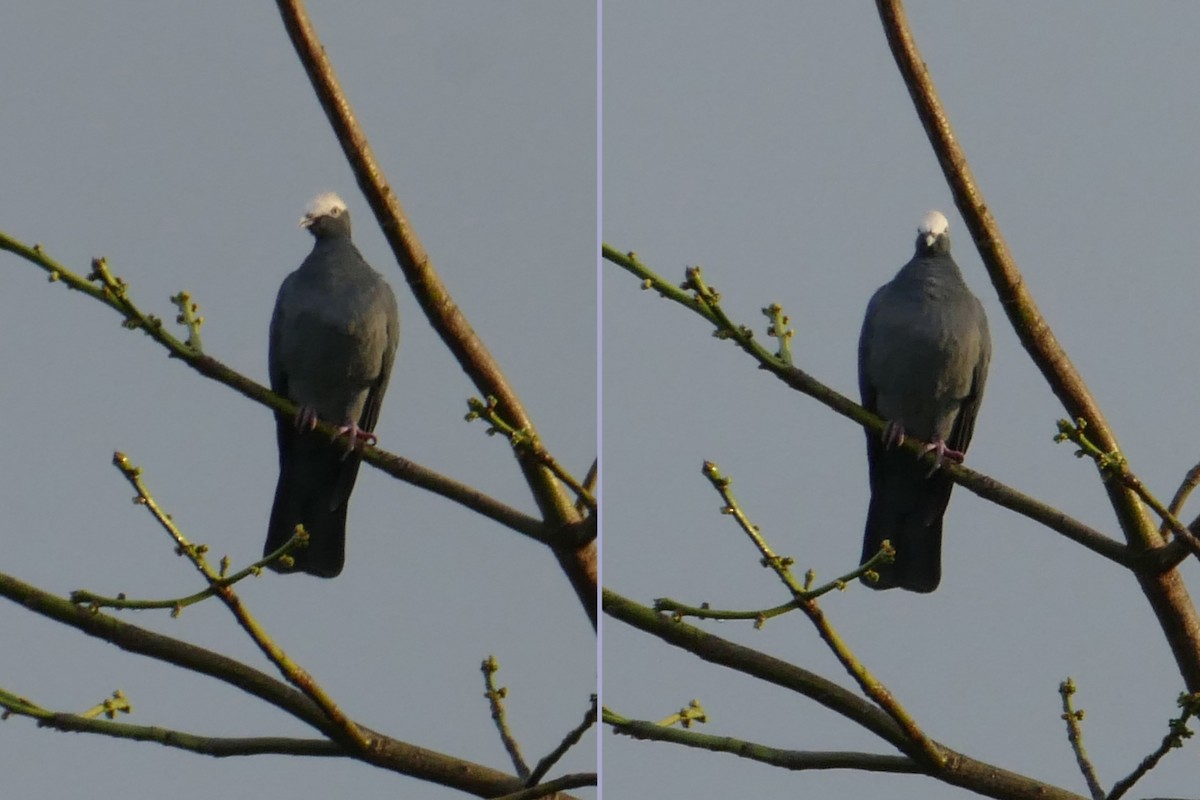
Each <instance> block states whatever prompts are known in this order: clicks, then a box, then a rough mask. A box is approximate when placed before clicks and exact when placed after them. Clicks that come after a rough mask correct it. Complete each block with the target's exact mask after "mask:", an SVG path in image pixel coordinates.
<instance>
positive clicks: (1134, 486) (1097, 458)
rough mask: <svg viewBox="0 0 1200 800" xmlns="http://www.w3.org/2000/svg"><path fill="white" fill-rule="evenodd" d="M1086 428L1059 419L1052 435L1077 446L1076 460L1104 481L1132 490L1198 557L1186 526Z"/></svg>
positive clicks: (1199, 548)
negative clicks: (1097, 472)
mask: <svg viewBox="0 0 1200 800" xmlns="http://www.w3.org/2000/svg"><path fill="white" fill-rule="evenodd" d="M1087 427H1088V425H1087V420H1086V419H1083V418H1082V417H1079V418H1077V419H1076V420H1075V422H1074V423H1072V422H1071V421H1070V420H1065V419H1060V420H1059V421H1058V433H1057V434H1056V435H1055V436H1054V441H1056V442H1072V443H1073V444H1075V445H1076V446H1078V448H1079V449H1078V450H1076V451H1075V456H1076V458H1090V459H1092V460H1093V461H1094V462H1096V466H1097V467H1098V468H1099V470H1100V475H1101V476H1102V477H1103V478H1104V480H1112V479H1116V480H1117V481H1119V482H1120V483H1121V484H1122V485H1124V486H1125V487H1127V488H1129V489H1130V490H1132V491H1133V493H1134V494H1136V495H1137V496H1138V497H1139V498H1140V499H1141V500H1142V502H1144V503H1145V504H1146V505H1147V506H1149V507H1150V508H1151V509H1152V510H1153V511H1154V513H1155V514H1158V516H1159V519H1161V520H1162V521H1163V525H1164V526H1165V527H1166V528H1167V529H1168V530H1170V531H1171V532H1172V533H1174V534H1175V535H1176V536H1177V537H1179V539H1180V541H1182V542H1183V543H1184V545H1185V546H1187V548H1188V549H1189V550H1191V551H1192V553H1193V554H1195V556H1196V557H1197V558H1200V539H1198V538H1197V537H1196V535H1195V534H1194V533H1192V532H1191V531H1190V530H1188V527H1187V526H1186V525H1184V524H1183V522H1182V521H1180V519H1179V518H1178V517H1176V516H1175V514H1174V513H1173V512H1172V511H1171V510H1170V509H1168V508H1167V507H1166V506H1165V505H1163V504H1162V502H1161V501H1160V500H1159V499H1158V498H1157V497H1155V496H1154V495H1153V494H1152V493H1151V492H1150V490H1149V489H1147V488H1146V485H1145V484H1144V483H1142V481H1141V479H1140V478H1139V477H1138V476H1137V475H1135V474H1134V473H1133V471H1132V470H1130V469H1129V461H1128V459H1126V458H1125V456H1123V455H1121V452H1120V451H1119V450H1112V451H1107V452H1106V451H1104V450H1102V449H1100V448H1099V447H1098V446H1097V445H1096V444H1095V443H1094V442H1092V440H1091V439H1089V438H1088V436H1087V434H1086V433H1084V431H1086V430H1087ZM1185 497H1186V494H1185Z"/></svg>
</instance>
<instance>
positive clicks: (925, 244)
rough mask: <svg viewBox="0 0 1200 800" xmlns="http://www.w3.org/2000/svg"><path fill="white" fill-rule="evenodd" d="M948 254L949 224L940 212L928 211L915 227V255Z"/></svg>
mask: <svg viewBox="0 0 1200 800" xmlns="http://www.w3.org/2000/svg"><path fill="white" fill-rule="evenodd" d="M949 252H950V223H949V222H947V221H946V215H945V214H943V213H942V212H940V211H930V212H929V213H928V214H926V215H925V218H924V219H922V220H921V224H920V225H918V226H917V255H919V256H921V255H940V254H943V253H949Z"/></svg>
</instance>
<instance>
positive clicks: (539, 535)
mask: <svg viewBox="0 0 1200 800" xmlns="http://www.w3.org/2000/svg"><path fill="white" fill-rule="evenodd" d="M0 250H7V251H8V252H10V253H12V254H13V255H16V256H19V257H20V258H23V259H25V260H26V261H28V262H30V263H31V264H33V265H34V266H37V267H38V268H40V269H42V270H44V271H45V272H46V274H47V275H49V277H50V281H51V282H52V283H61V284H62V285H64V286H66V287H67V288H68V289H73V290H75V291H78V292H81V293H83V294H85V295H87V296H89V297H91V298H92V299H94V300H97V301H99V302H101V303H103V304H105V305H107V306H109V307H110V308H112V309H113V310H115V311H117V312H118V313H119V314H121V316H122V317H124V319H125V323H124V324H125V327H127V328H131V329H140V330H142V331H143V332H144V333H146V335H147V336H149V337H150V338H152V339H153V340H154V341H156V342H158V343H159V344H160V345H162V346H163V347H164V348H166V350H167V353H168V355H170V357H172V358H178V359H179V360H180V361H183V362H184V363H185V364H187V365H188V366H189V367H191V368H192V369H194V370H196V371H197V372H199V373H200V374H201V375H204V376H205V377H206V378H211V379H213V380H215V381H217V382H219V383H223V384H225V385H226V386H228V387H229V388H231V389H233V390H234V391H236V392H238V393H240V394H242V395H244V396H245V397H248V398H250V399H251V400H253V401H255V402H257V403H259V404H261V405H264V406H266V407H267V408H270V409H272V410H273V411H276V412H279V413H281V414H283V415H285V416H287V417H289V418H290V417H294V416H295V415H296V411H297V410H298V409H297V407H296V405H295V403H292V402H291V401H290V400H288V399H287V398H285V397H280V396H279V395H277V394H275V393H273V392H272V391H271V390H270V389H268V388H266V387H265V386H263V385H261V384H259V383H256V382H255V381H252V380H250V379H249V378H247V377H246V376H245V375H242V374H241V373H240V372H237V371H235V370H233V369H230V368H229V367H227V366H226V365H224V364H222V363H221V362H220V361H217V360H216V359H214V358H212V357H211V356H207V355H204V354H202V353H200V352H199V351H197V350H196V349H194V348H193V347H192V346H190V345H188V343H187V342H185V341H181V340H180V339H179V338H177V337H176V336H174V335H172V334H171V333H170V332H169V331H168V330H167V329H166V328H165V327H164V326H163V324H162V320H160V319H158V318H157V317H155V316H154V315H152V314H149V313H147V312H144V311H142V310H141V309H140V308H139V307H138V306H137V305H136V304H135V303H134V302H133V300H131V299H130V297H129V294H128V286H127V285H126V284H125V282H124V281H123V280H121V279H120V278H119V277H116V276H113V275H112V274H111V273H110V272H109V271H108V267H107V264H106V263H105V261H104V259H96V260H95V261H94V262H93V264H92V274H91V275H90V276H89V277H88V278H84V277H83V276H81V275H79V274H77V273H75V272H73V271H71V270H70V269H68V268H67V267H66V266H64V265H63V264H61V263H59V262H58V261H56V260H54V259H53V258H51V257H50V256H49V255H47V254H46V251H45V250H44V249H43V248H42V247H41V245H33V246H32V247H31V246H29V245H27V244H25V243H23V242H20V241H18V240H17V239H14V238H13V237H11V236H9V235H8V234H6V233H3V232H0ZM317 430H319V431H321V432H322V433H324V434H325V435H326V436H330V437H332V436H333V434H334V433H335V432H336V426H335V425H331V424H329V423H326V422H322V423H320V424H319V425H318V427H317ZM363 460H364V461H366V462H367V463H368V464H371V465H372V466H374V467H376V468H377V469H380V470H382V471H383V472H386V473H387V474H388V475H391V476H392V477H394V478H397V479H399V480H402V481H404V482H406V483H410V484H412V485H413V486H417V487H419V488H422V489H425V490H427V491H430V492H433V493H434V494H439V495H441V496H442V497H445V498H446V499H448V500H451V501H453V502H456V503H458V504H460V505H462V506H465V507H466V508H469V509H471V510H472V511H475V512H476V513H478V514H481V515H483V516H485V517H487V518H488V519H491V520H493V521H495V522H499V523H500V524H501V525H504V526H505V527H507V528H511V529H512V530H514V531H517V532H518V533H523V534H525V535H526V536H529V537H530V538H532V539H536V540H537V541H539V542H541V543H543V544H547V545H552V544H556V543H557V541H558V537H557V536H556V534H554V533H552V532H551V530H550V529H549V528H548V527H547V526H546V524H545V523H543V522H541V521H540V520H538V519H535V518H533V517H531V516H529V515H528V514H523V513H521V512H520V511H517V510H516V509H514V508H512V507H511V506H508V505H505V504H504V503H502V502H500V501H499V500H496V499H494V498H492V497H489V496H488V495H486V494H484V493H483V492H480V491H479V490H478V489H475V488H473V487H470V486H467V485H466V484H464V483H460V482H458V481H456V480H454V479H453V478H448V477H446V476H445V475H441V474H439V473H437V472H434V471H433V470H431V469H429V468H427V467H423V466H421V465H420V464H417V463H415V462H413V461H409V460H408V459H406V458H401V457H400V456H398V455H394V454H392V453H389V452H387V451H386V450H380V449H379V448H377V447H366V448H365V451H364V456H363Z"/></svg>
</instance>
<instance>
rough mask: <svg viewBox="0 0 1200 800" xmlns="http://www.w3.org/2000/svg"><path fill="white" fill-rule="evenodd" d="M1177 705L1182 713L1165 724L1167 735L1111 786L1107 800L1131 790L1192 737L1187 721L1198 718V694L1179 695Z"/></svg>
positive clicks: (1199, 713) (1199, 712)
mask: <svg viewBox="0 0 1200 800" xmlns="http://www.w3.org/2000/svg"><path fill="white" fill-rule="evenodd" d="M1177 702H1178V704H1179V707H1180V708H1181V709H1183V711H1182V713H1181V714H1180V715H1179V716H1178V717H1175V718H1173V719H1171V720H1170V721H1168V722H1167V734H1166V735H1165V736H1164V737H1163V740H1162V742H1161V743H1160V744H1159V746H1158V748H1157V749H1156V750H1155V751H1154V752H1153V753H1151V754H1150V755H1148V756H1146V757H1145V758H1143V759H1142V761H1141V763H1140V764H1138V765H1137V768H1136V769H1134V771H1133V772H1131V773H1130V774H1129V775H1128V776H1126V777H1124V778H1122V779H1121V780H1119V781H1117V782H1116V783H1115V784H1113V788H1112V792H1110V793H1109V795H1108V798H1107V800H1119V798H1120V797H1121V796H1123V795H1124V794H1125V793H1126V792H1128V791H1129V790H1130V789H1132V788H1133V785H1134V784H1135V783H1137V782H1138V781H1139V780H1141V779H1142V776H1144V775H1145V774H1146V773H1147V772H1149V771H1150V770H1152V769H1154V768H1155V767H1156V766H1158V762H1159V761H1162V759H1163V757H1164V756H1166V754H1167V753H1169V752H1171V751H1172V750H1177V749H1179V748H1181V747H1183V742H1184V740H1185V739H1190V738H1191V737H1192V731H1191V729H1190V728H1188V725H1187V724H1188V720H1189V719H1191V718H1192V717H1197V716H1200V692H1194V693H1192V694H1187V693H1186V692H1185V693H1184V694H1181V695H1179V699H1178V701H1177Z"/></svg>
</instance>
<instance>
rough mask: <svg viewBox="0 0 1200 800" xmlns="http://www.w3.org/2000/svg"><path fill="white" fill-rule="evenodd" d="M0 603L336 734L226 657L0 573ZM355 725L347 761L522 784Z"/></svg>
mask: <svg viewBox="0 0 1200 800" xmlns="http://www.w3.org/2000/svg"><path fill="white" fill-rule="evenodd" d="M0 597H6V598H8V599H9V600H12V601H13V602H14V603H17V604H18V605H20V606H22V607H23V608H25V609H27V610H29V611H32V612H33V613H35V614H40V615H41V616H44V617H47V618H48V619H52V620H54V621H56V622H60V623H62V624H64V625H68V626H70V627H72V628H76V629H78V630H80V631H82V632H83V633H86V634H87V635H89V636H93V637H95V638H97V639H101V640H103V641H106V642H109V643H111V644H114V645H116V646H117V647H120V648H121V649H122V650H126V651H128V652H130V653H137V654H138V655H143V656H148V657H150V658H153V659H156V660H158V661H162V662H164V663H167V664H173V665H175V666H177V667H182V668H183V669H186V670H189V671H191V672H195V673H197V674H200V675H207V676H209V677H211V678H215V679H216V680H219V681H221V682H223V683H227V684H229V685H230V686H233V687H235V688H238V689H241V690H242V691H244V692H246V693H247V694H249V695H252V696H254V697H257V698H259V699H260V700H263V701H265V702H267V703H269V704H271V705H273V706H275V707H276V708H279V709H280V710H282V711H284V712H286V713H288V714H290V715H291V716H293V717H295V718H296V719H298V720H300V721H301V722H304V723H306V724H308V725H310V726H312V727H313V728H316V729H317V730H318V731H320V732H321V733H322V734H324V735H326V736H329V737H333V736H335V735H336V734H337V730H336V728H335V727H334V726H333V725H332V724H331V723H330V721H329V720H328V718H326V717H325V715H324V714H323V713H322V712H321V710H320V709H319V708H318V707H317V705H316V704H315V703H313V702H312V701H311V700H309V699H308V698H307V697H305V695H304V694H303V693H302V692H300V691H299V690H298V689H294V688H292V687H291V686H288V685H287V684H286V683H284V682H282V681H280V680H277V679H275V678H272V677H271V676H269V675H267V674H265V673H263V672H261V671H259V670H257V669H254V668H253V667H249V666H247V665H245V664H243V663H241V662H240V661H236V660H234V659H232V658H229V657H228V656H225V655H221V654H220V653H215V652H213V651H211V650H206V649H204V648H203V647H197V646H196V645H193V644H190V643H189V642H185V641H182V640H180V639H175V638H173V637H170V636H165V635H163V634H160V633H155V632H154V631H151V630H147V629H145V628H139V627H138V626H136V625H130V624H129V623H127V622H124V621H122V620H120V619H118V618H116V617H114V616H111V615H108V614H104V613H101V612H97V611H92V610H91V609H89V608H86V607H83V606H77V605H75V604H73V603H71V601H70V600H68V599H67V598H65V597H59V596H57V595H55V594H52V593H50V592H46V591H44V590H42V589H39V588H37V587H36V586H32V585H30V584H27V583H25V582H23V581H21V580H18V579H17V578H14V577H12V576H10V575H6V574H4V573H0ZM360 727H361V728H362V730H363V731H364V732H365V733H366V734H367V736H369V737H370V739H371V748H370V750H368V751H366V752H361V753H356V754H354V755H353V757H354V758H356V759H358V760H360V761H364V762H366V763H368V764H372V765H374V766H376V767H380V768H382V769H386V770H390V771H392V772H396V773H399V774H402V775H408V776H410V777H413V778H417V779H419V780H424V781H429V782H432V783H436V784H439V785H441V786H449V787H451V788H454V789H458V790H460V791H463V792H467V793H468V794H472V795H475V796H477V797H495V796H497V795H500V794H503V793H505V792H516V791H519V790H521V789H522V788H523V783H522V781H521V780H520V779H518V778H517V777H515V776H513V775H510V774H507V773H504V772H500V771H499V770H495V769H492V768H491V767H487V766H484V765H482V764H475V763H472V762H470V761H466V760H464V759H461V758H456V757H454V756H450V755H446V754H445V753H439V752H437V751H436V750H429V749H427V748H424V747H419V746H417V745H414V744H409V743H408V742H404V741H401V740H399V739H393V738H391V737H388V736H385V735H384V734H382V733H378V732H376V731H373V730H371V729H369V728H366V727H365V726H360ZM577 785H581V784H577Z"/></svg>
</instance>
